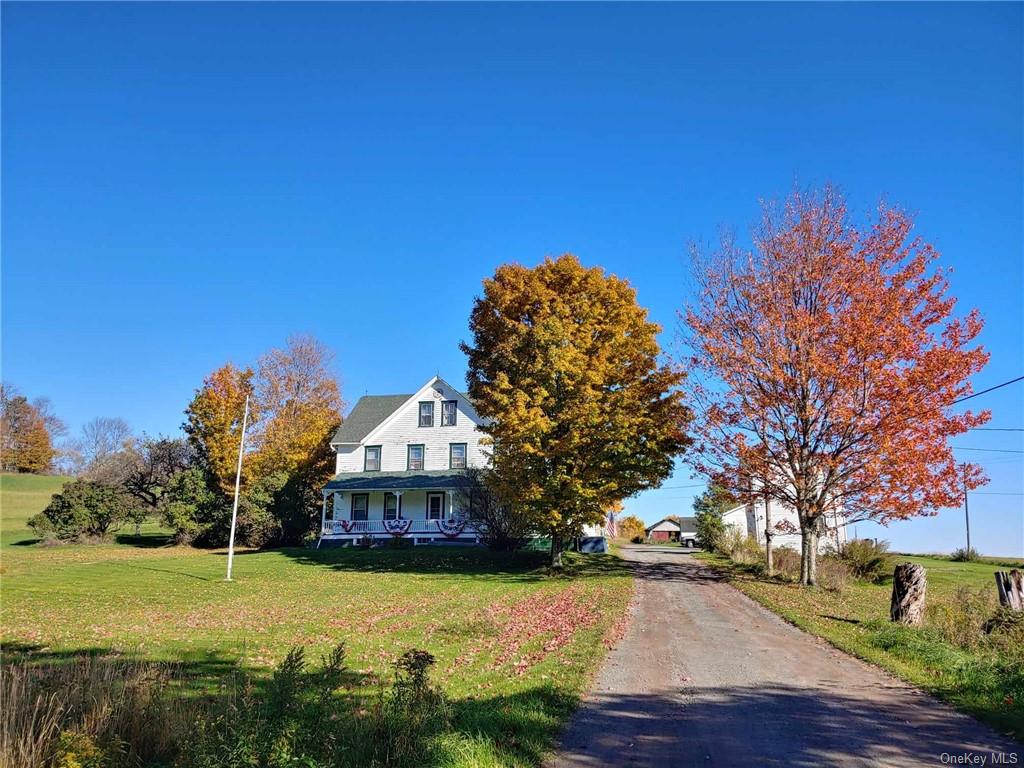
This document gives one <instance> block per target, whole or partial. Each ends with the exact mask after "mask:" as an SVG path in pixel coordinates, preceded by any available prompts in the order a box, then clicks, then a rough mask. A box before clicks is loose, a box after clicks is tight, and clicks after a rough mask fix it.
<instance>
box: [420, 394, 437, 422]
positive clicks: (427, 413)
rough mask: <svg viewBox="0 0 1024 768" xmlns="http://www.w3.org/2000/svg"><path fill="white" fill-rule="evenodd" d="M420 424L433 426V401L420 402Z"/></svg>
mask: <svg viewBox="0 0 1024 768" xmlns="http://www.w3.org/2000/svg"><path fill="white" fill-rule="evenodd" d="M420 426H421V427H432V426H434V401H433V400H431V401H429V402H425V403H420Z"/></svg>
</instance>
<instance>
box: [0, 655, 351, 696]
mask: <svg viewBox="0 0 1024 768" xmlns="http://www.w3.org/2000/svg"><path fill="white" fill-rule="evenodd" d="M0 653H2V655H3V663H2V667H4V668H6V667H11V666H19V667H27V668H32V669H38V670H45V669H47V668H50V669H59V668H62V667H69V666H71V665H74V664H76V663H81V662H82V661H84V660H88V661H89V662H90V663H91V664H92V665H94V666H95V665H99V666H101V667H104V666H105V667H110V668H114V667H117V666H123V665H126V664H130V665H138V666H140V667H143V668H151V669H153V670H157V669H160V670H165V671H168V672H170V674H171V676H172V677H173V679H174V681H175V683H176V685H177V687H178V689H179V690H181V691H182V692H183V693H186V694H188V695H195V694H199V695H204V696H208V695H212V694H214V693H216V692H217V691H218V690H222V689H223V688H224V685H225V684H226V683H228V682H229V681H232V680H241V679H242V678H243V677H244V678H245V679H246V681H247V682H248V683H249V684H250V685H252V686H253V687H254V688H255V689H257V690H258V689H261V688H263V687H264V686H265V685H266V684H267V683H268V681H269V680H270V676H271V674H270V673H271V670H269V669H267V668H258V669H255V668H249V667H246V666H244V665H242V664H241V663H240V661H239V659H238V657H237V656H228V655H225V654H221V653H217V652H216V651H209V650H206V651H201V652H192V653H190V652H184V653H182V654H181V656H180V658H177V659H174V660H162V659H153V658H150V657H148V656H146V655H145V654H144V653H143V652H142V651H136V650H132V649H123V650H121V649H113V648H109V647H101V646H91V647H77V648H67V649H59V650H54V649H52V648H50V647H48V646H44V645H40V644H37V643H25V642H4V643H3V644H2V646H0ZM307 661H308V662H309V663H310V665H311V667H310V669H309V670H308V671H307V673H306V674H305V677H307V678H312V676H313V675H315V674H316V671H317V670H316V667H317V665H318V661H319V660H318V659H317V658H309V659H307ZM368 679H369V678H368V676H367V675H363V674H360V673H357V672H354V671H351V670H347V671H346V672H345V675H344V677H343V684H344V685H345V686H346V687H359V686H361V685H363V684H364V683H365V681H367V680H368Z"/></svg>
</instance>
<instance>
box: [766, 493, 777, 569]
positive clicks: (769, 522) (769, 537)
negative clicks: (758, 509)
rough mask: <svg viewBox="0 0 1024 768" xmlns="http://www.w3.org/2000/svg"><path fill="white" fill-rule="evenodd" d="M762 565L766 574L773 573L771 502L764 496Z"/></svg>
mask: <svg viewBox="0 0 1024 768" xmlns="http://www.w3.org/2000/svg"><path fill="white" fill-rule="evenodd" d="M764 565H765V569H766V570H767V571H768V575H769V576H772V575H774V573H775V562H774V559H773V558H772V502H771V499H769V498H768V497H767V496H765V498H764Z"/></svg>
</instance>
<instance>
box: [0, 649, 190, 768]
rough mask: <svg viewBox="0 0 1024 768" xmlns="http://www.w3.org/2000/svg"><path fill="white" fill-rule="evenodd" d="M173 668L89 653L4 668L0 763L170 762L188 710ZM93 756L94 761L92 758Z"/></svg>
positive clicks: (24, 766)
mask: <svg viewBox="0 0 1024 768" xmlns="http://www.w3.org/2000/svg"><path fill="white" fill-rule="evenodd" d="M177 676H178V675H177V671H176V669H175V668H174V667H173V666H171V665H167V664H155V663H148V662H141V661H133V660H130V659H125V658H121V657H116V656H101V655H86V656H78V657H75V658H74V659H73V660H55V661H47V662H43V663H34V662H33V661H31V660H27V659H21V660H17V661H15V662H13V663H7V664H4V665H3V667H2V669H0V678H2V679H0V766H2V767H3V768H43V767H44V766H51V765H61V764H64V765H74V764H76V763H78V764H82V765H87V764H88V763H90V762H92V763H94V764H97V765H101V764H105V763H106V762H108V758H109V759H114V760H117V761H118V762H121V761H123V762H127V763H133V764H145V763H149V762H153V761H160V760H165V759H168V758H170V757H171V756H172V755H173V752H174V749H175V744H176V741H177V738H178V737H179V736H178V734H180V733H181V732H182V730H183V728H184V726H186V725H187V723H188V706H187V703H186V702H185V701H184V700H183V699H182V698H181V697H180V696H173V695H170V693H171V692H170V687H171V685H172V684H173V682H174V681H175V679H176V677H177ZM90 756H91V757H90Z"/></svg>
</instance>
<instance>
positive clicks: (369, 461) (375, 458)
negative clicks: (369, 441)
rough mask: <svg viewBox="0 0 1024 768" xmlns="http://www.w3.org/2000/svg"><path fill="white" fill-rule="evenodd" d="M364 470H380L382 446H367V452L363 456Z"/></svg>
mask: <svg viewBox="0 0 1024 768" xmlns="http://www.w3.org/2000/svg"><path fill="white" fill-rule="evenodd" d="M363 471H364V472H380V446H379V445H368V446H366V453H365V455H364V457H363Z"/></svg>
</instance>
